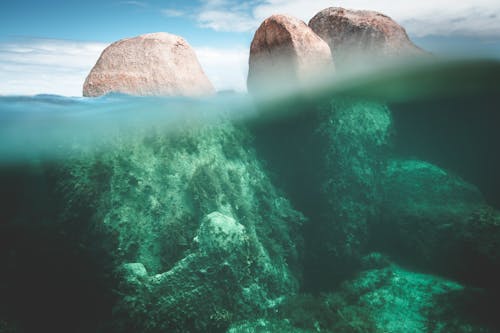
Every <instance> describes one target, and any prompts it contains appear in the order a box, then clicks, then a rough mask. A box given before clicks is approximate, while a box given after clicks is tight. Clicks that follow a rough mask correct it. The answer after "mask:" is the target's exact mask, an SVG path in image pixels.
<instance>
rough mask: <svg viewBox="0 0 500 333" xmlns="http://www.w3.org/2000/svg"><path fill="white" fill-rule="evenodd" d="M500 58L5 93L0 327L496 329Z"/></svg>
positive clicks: (1, 103) (0, 123) (0, 156)
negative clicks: (152, 91)
mask: <svg viewBox="0 0 500 333" xmlns="http://www.w3.org/2000/svg"><path fill="white" fill-rule="evenodd" d="M499 78H500V63H499V62H497V61H487V60H454V61H437V62H436V61H433V62H424V63H412V64H400V65H393V66H391V67H381V68H377V69H370V70H367V69H365V70H359V71H357V72H351V73H346V74H343V75H338V76H336V77H332V78H327V79H324V80H318V82H316V83H314V84H310V85H308V86H305V87H304V86H302V87H288V88H287V89H286V90H280V89H276V91H270V92H269V93H268V94H266V95H262V96H259V97H252V96H249V95H247V94H241V93H224V94H219V95H217V96H214V97H210V98H205V99H189V98H144V97H142V98H140V97H131V96H124V95H109V96H105V97H102V98H96V99H87V98H67V97H60V96H52V95H40V96H34V97H22V96H2V97H0V180H1V182H0V184H1V189H0V193H1V200H2V201H1V202H2V203H1V210H0V211H1V219H0V259H1V262H2V269H1V274H0V332H2V333H3V332H498V331H500V323H499V321H498V318H497V315H496V314H497V313H498V310H499V309H500V304H499V303H498V295H499V292H500V288H499V285H498V281H500V280H499V279H500V213H499V209H500V190H499V189H500V175H499V173H498V170H499V168H500V154H499V152H498V143H499V142H500V131H499V130H498V128H500V113H499V111H500V85H499V84H498V80H499Z"/></svg>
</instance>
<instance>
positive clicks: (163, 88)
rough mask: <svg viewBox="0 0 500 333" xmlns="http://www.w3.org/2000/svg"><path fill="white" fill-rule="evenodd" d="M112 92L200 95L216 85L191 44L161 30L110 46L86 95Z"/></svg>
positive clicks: (92, 73)
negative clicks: (204, 70)
mask: <svg viewBox="0 0 500 333" xmlns="http://www.w3.org/2000/svg"><path fill="white" fill-rule="evenodd" d="M110 92H116V93H124V94H130V95H140V96H147V95H156V96H200V95H207V94H211V93H213V92H214V88H213V86H212V84H211V83H210V81H209V80H208V78H207V77H206V75H205V73H204V72H203V69H202V68H201V66H200V63H199V62H198V59H197V57H196V54H195V52H194V51H193V49H192V48H191V46H190V45H189V44H188V43H187V42H186V41H185V40H184V39H183V38H181V37H179V36H175V35H172V34H168V33H164V32H158V33H151V34H145V35H141V36H138V37H133V38H126V39H122V40H119V41H117V42H115V43H113V44H111V45H110V46H108V47H107V48H106V49H105V50H104V51H103V52H102V54H101V56H100V58H99V60H98V61H97V63H96V64H95V66H94V68H92V70H91V71H90V74H89V75H88V76H87V79H86V80H85V83H84V85H83V96H87V97H96V96H101V95H105V94H107V93H110Z"/></svg>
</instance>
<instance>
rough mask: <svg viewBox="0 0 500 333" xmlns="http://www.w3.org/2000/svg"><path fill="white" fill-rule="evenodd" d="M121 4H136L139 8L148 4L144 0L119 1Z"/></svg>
mask: <svg viewBox="0 0 500 333" xmlns="http://www.w3.org/2000/svg"><path fill="white" fill-rule="evenodd" d="M120 4H121V5H130V6H137V7H141V8H146V7H148V6H149V5H148V4H147V3H146V2H144V1H120Z"/></svg>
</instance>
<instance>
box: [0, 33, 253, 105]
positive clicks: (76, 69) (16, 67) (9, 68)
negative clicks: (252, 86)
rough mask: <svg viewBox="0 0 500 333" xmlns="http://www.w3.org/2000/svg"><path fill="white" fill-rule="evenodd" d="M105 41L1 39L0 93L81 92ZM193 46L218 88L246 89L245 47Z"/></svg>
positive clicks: (76, 94)
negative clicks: (3, 40) (2, 41)
mask: <svg viewBox="0 0 500 333" xmlns="http://www.w3.org/2000/svg"><path fill="white" fill-rule="evenodd" d="M107 45H108V44H104V43H95V42H77V41H67V40H54V39H26V40H20V41H17V42H9V43H0V77H2V80H0V95H35V94H57V95H63V96H81V95H82V87H83V82H84V81H85V78H86V76H87V74H88V73H89V72H90V70H91V69H92V67H93V66H94V64H95V63H96V61H97V59H98V58H99V55H100V54H101V52H102V50H103V49H104V48H105V47H106V46H107ZM194 49H195V52H196V54H197V56H198V59H199V61H200V63H201V65H202V67H203V69H204V71H205V73H206V74H207V76H208V78H209V79H210V80H211V81H212V83H213V84H214V86H215V88H216V89H217V90H227V89H232V90H236V91H245V90H246V75H247V71H248V48H247V47H234V48H231V49H229V48H227V49H221V48H214V47H208V46H199V47H195V48H194Z"/></svg>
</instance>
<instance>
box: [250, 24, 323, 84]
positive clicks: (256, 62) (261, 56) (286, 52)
mask: <svg viewBox="0 0 500 333" xmlns="http://www.w3.org/2000/svg"><path fill="white" fill-rule="evenodd" d="M325 69H327V70H328V72H330V71H331V70H332V69H333V61H332V56H331V52H330V49H329V48H328V45H327V44H326V43H325V42H324V41H323V40H322V39H321V38H319V37H318V36H317V35H316V34H315V33H314V32H313V31H312V30H311V29H310V28H309V27H308V26H307V25H306V24H305V23H304V22H302V21H300V20H299V19H296V18H294V17H291V16H286V15H273V16H271V17H269V18H267V19H266V20H264V22H262V24H261V25H260V27H259V28H258V29H257V31H256V32H255V35H254V38H253V41H252V45H251V47H250V59H249V71H248V81H247V85H248V90H249V91H250V92H252V93H253V92H259V91H266V90H267V89H268V88H269V87H272V88H277V87H283V86H287V85H294V84H298V83H301V82H308V81H309V80H311V79H314V78H315V77H316V76H317V75H318V74H321V73H324V71H325Z"/></svg>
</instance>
